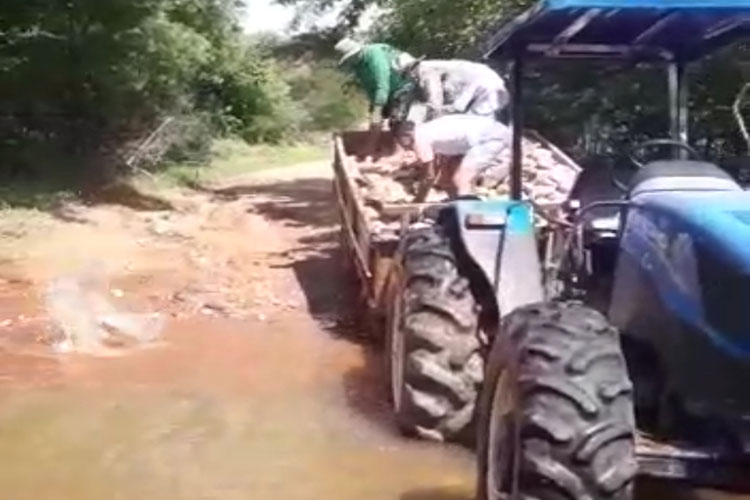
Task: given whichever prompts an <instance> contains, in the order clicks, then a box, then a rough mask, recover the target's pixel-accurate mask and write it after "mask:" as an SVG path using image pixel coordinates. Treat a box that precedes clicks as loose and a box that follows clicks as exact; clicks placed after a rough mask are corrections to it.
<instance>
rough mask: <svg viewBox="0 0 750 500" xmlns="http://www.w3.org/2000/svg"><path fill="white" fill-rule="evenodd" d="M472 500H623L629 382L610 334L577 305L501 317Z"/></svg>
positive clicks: (630, 431) (630, 451) (631, 452)
mask: <svg viewBox="0 0 750 500" xmlns="http://www.w3.org/2000/svg"><path fill="white" fill-rule="evenodd" d="M478 413H479V420H480V422H479V435H478V439H479V443H478V444H479V449H478V454H479V483H478V488H479V492H480V494H479V498H480V499H481V500H499V499H504V498H529V499H534V500H560V499H563V498H564V499H569V500H605V499H606V500H626V499H627V500H629V499H631V498H632V483H633V478H634V476H635V473H636V469H637V464H636V460H635V444H634V440H635V429H634V417H633V402H632V384H631V382H630V380H629V378H628V375H627V369H626V365H625V360H624V358H623V355H622V352H621V348H620V343H619V336H618V333H617V331H616V330H615V329H614V328H613V327H611V326H610V325H609V323H608V322H607V320H606V319H605V318H604V317H603V316H602V315H601V314H599V313H598V312H596V311H594V310H593V309H590V308H587V307H584V306H582V305H580V304H578V303H565V302H557V303H549V304H541V305H533V306H528V307H524V308H521V309H519V310H518V311H515V312H513V313H511V314H510V315H509V316H508V317H507V318H506V319H505V321H504V322H503V326H502V329H501V331H500V332H499V333H498V336H497V337H496V342H495V344H494V345H493V348H492V352H491V354H490V357H489V360H488V368H487V378H486V381H485V385H484V388H483V391H482V397H481V401H480V408H479V411H478Z"/></svg>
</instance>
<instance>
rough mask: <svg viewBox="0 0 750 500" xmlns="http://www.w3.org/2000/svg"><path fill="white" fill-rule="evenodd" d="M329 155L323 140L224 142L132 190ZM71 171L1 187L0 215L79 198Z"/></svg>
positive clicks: (66, 168) (138, 183) (63, 168)
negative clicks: (206, 155) (202, 158)
mask: <svg viewBox="0 0 750 500" xmlns="http://www.w3.org/2000/svg"><path fill="white" fill-rule="evenodd" d="M329 155H330V146H329V142H328V141H327V140H326V138H324V137H320V138H318V139H315V140H310V141H309V142H304V143H299V144H288V145H278V146H271V145H254V146H251V145H248V144H247V143H245V142H243V141H240V140H236V139H234V140H232V139H222V140H218V141H216V142H215V143H214V145H213V147H212V151H211V155H210V158H209V159H208V160H206V161H205V162H199V163H183V164H174V165H169V166H167V167H165V168H163V169H161V170H159V171H158V172H157V173H156V174H154V175H153V176H149V177H151V178H147V176H145V175H143V176H140V177H139V178H136V179H132V181H133V185H134V186H135V187H147V186H148V187H150V189H149V191H152V190H153V189H154V188H156V189H157V190H158V189H159V188H167V187H177V186H184V185H191V184H200V183H205V182H211V181H215V180H219V179H223V178H228V177H234V176H238V175H242V174H247V173H253V172H258V171H261V170H266V169H272V168H279V167H284V166H289V165H295V164H300V163H306V162H313V161H319V160H325V159H327V158H328V157H329ZM50 163H51V162H50ZM74 170H75V169H74V168H73V166H70V165H65V164H61V165H60V168H58V169H50V168H47V169H45V170H44V172H45V173H44V174H42V175H39V176H37V178H35V179H15V180H6V181H3V182H0V215H2V216H3V217H4V218H7V217H8V213H9V212H10V211H13V210H15V211H18V212H19V213H26V212H28V213H32V212H35V211H36V212H50V211H53V210H54V209H55V207H59V206H60V205H61V204H62V203H64V202H65V201H68V200H74V199H76V198H78V197H79V196H80V194H81V193H80V189H81V186H80V185H79V184H80V180H79V181H76V180H74V178H73V177H72V176H71V175H66V172H70V171H74ZM41 171H42V170H40V172H41ZM142 181H145V182H142Z"/></svg>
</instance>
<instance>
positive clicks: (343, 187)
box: [333, 130, 582, 337]
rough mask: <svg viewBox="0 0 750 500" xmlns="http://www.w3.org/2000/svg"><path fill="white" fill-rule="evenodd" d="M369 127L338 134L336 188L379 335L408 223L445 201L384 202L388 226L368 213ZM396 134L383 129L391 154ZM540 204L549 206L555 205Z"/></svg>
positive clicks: (573, 167)
mask: <svg viewBox="0 0 750 500" xmlns="http://www.w3.org/2000/svg"><path fill="white" fill-rule="evenodd" d="M367 134H368V132H366V131H354V130H350V131H343V132H338V133H336V134H334V136H333V144H334V148H333V154H334V159H333V169H334V180H333V191H334V195H335V198H336V204H337V212H338V216H339V221H340V245H341V250H342V256H343V259H344V262H343V265H344V266H345V268H346V269H347V272H348V273H350V274H351V276H352V277H353V278H354V279H355V280H356V285H357V287H358V301H357V303H358V305H359V306H360V308H361V309H360V313H361V317H362V319H363V321H364V322H365V326H366V328H367V329H368V330H369V332H370V333H371V334H372V335H373V336H375V337H382V335H383V322H384V320H385V316H386V304H387V303H388V287H389V283H390V281H391V277H392V271H393V262H394V260H393V258H394V255H395V253H396V251H397V249H398V247H399V244H400V243H401V241H402V235H403V234H404V233H405V232H406V230H407V229H414V226H415V224H424V222H417V221H423V220H424V217H421V216H422V215H423V214H425V213H428V212H430V211H433V212H437V211H438V210H439V209H440V208H442V207H443V206H444V204H443V203H436V202H432V203H420V204H415V203H399V204H384V205H382V206H381V207H379V212H380V215H381V221H383V222H386V223H388V226H389V227H388V228H385V229H384V228H382V227H374V225H373V223H372V221H371V220H368V217H366V216H365V207H366V206H367V204H366V201H365V199H364V197H363V195H362V192H361V189H360V187H359V186H358V183H357V177H358V174H359V172H358V170H359V169H358V167H357V165H356V164H355V161H354V160H353V158H355V157H356V156H357V155H358V154H359V153H360V152H361V151H362V147H363V146H364V144H365V143H366V139H367ZM524 135H525V137H526V138H527V139H528V140H530V141H533V142H535V143H537V144H539V145H540V146H541V147H542V148H544V149H546V150H548V151H549V152H550V153H551V155H552V157H553V158H554V160H555V161H556V162H557V164H559V165H562V166H564V167H565V168H567V169H569V171H570V172H571V174H572V175H574V176H576V177H577V176H578V174H579V173H580V172H581V170H582V169H581V167H580V166H579V165H578V164H577V163H576V162H575V161H574V160H573V159H571V158H570V157H569V156H568V155H567V154H565V153H564V152H563V151H562V150H560V149H559V148H557V147H556V146H555V145H553V144H552V143H551V142H550V141H548V140H547V139H545V138H544V137H542V136H541V135H540V134H539V133H537V132H536V131H533V130H529V131H526V132H525V134H524ZM395 145H396V144H395V139H394V138H393V136H392V135H390V134H387V133H386V134H382V136H381V143H380V145H379V151H381V153H382V154H383V155H386V156H387V155H390V154H391V153H393V151H394V150H395ZM538 207H539V208H540V209H542V208H544V209H549V208H550V207H549V206H546V207H543V206H542V204H540V205H538Z"/></svg>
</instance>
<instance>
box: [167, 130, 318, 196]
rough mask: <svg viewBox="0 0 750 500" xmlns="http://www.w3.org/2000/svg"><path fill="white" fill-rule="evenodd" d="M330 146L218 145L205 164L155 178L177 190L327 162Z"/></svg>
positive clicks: (224, 142) (178, 168)
mask: <svg viewBox="0 0 750 500" xmlns="http://www.w3.org/2000/svg"><path fill="white" fill-rule="evenodd" d="M329 154H330V146H329V145H328V144H324V143H323V142H322V141H315V142H308V143H300V144H289V145H276V146H271V145H255V146H251V145H248V144H246V143H244V142H242V141H239V140H232V139H223V140H219V141H217V142H216V143H215V144H214V146H213V148H212V153H211V159H210V160H208V161H207V162H205V163H194V164H189V163H185V164H175V165H170V166H168V167H167V168H165V169H164V170H162V171H161V172H159V173H158V174H157V176H156V180H157V184H159V185H166V186H175V185H182V184H190V183H200V182H207V181H212V180H217V179H223V178H227V177H234V176H237V175H242V174H248V173H253V172H259V171H261V170H267V169H272V168H279V167H284V166H290V165H296V164H300V163H307V162H313V161H320V160H325V159H326V158H328V157H329Z"/></svg>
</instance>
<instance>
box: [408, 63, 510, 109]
mask: <svg viewBox="0 0 750 500" xmlns="http://www.w3.org/2000/svg"><path fill="white" fill-rule="evenodd" d="M407 76H408V77H409V78H410V79H412V80H413V81H415V82H416V83H417V84H418V86H419V89H420V90H421V92H422V94H423V98H424V99H425V101H426V103H427V113H428V114H427V118H428V119H433V118H437V117H439V116H442V115H445V114H461V113H468V114H474V115H479V116H495V115H496V113H497V112H498V111H501V110H502V109H503V108H505V106H507V104H508V102H509V100H510V97H509V92H508V89H507V87H506V86H505V81H504V80H503V79H502V77H501V76H500V75H498V74H497V73H496V72H495V71H493V70H492V68H490V67H489V66H487V65H485V64H480V63H476V62H472V61H464V60H460V59H451V60H425V61H422V60H418V61H415V62H413V63H412V64H411V65H410V66H409V69H408V73H407Z"/></svg>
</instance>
